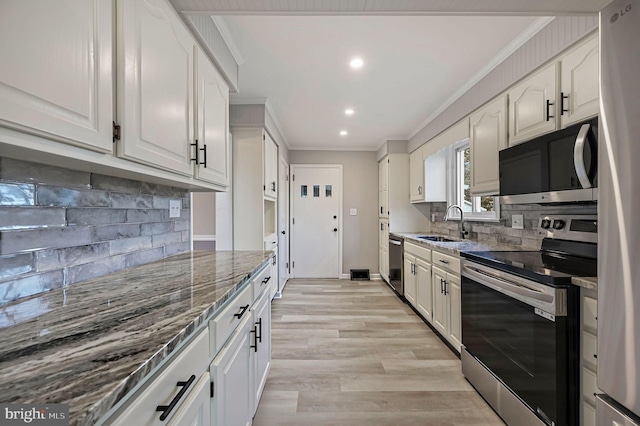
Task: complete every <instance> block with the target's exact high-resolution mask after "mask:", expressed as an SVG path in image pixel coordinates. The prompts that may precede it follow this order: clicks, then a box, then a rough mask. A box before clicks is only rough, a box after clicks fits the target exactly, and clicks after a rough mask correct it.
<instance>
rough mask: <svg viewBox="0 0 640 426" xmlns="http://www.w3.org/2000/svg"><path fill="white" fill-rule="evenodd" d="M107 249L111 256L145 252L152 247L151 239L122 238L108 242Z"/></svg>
mask: <svg viewBox="0 0 640 426" xmlns="http://www.w3.org/2000/svg"><path fill="white" fill-rule="evenodd" d="M109 247H110V248H109V252H110V253H111V255H115V254H123V253H131V252H134V251H141V250H147V249H150V248H151V247H152V244H151V237H135V238H123V239H121V240H114V241H109Z"/></svg>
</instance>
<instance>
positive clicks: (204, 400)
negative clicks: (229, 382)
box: [168, 371, 211, 426]
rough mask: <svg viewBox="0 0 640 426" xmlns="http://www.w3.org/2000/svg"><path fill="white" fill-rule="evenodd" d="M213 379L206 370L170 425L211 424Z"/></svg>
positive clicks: (198, 425) (207, 425)
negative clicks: (211, 385)
mask: <svg viewBox="0 0 640 426" xmlns="http://www.w3.org/2000/svg"><path fill="white" fill-rule="evenodd" d="M210 383H211V379H210V377H209V372H208V371H206V372H205V373H204V374H203V375H202V376H201V377H200V380H198V382H197V383H196V385H195V387H194V388H193V389H192V390H191V392H190V393H189V396H188V397H187V398H186V399H185V400H184V402H183V403H182V404H181V405H180V409H179V410H178V411H177V412H176V414H175V416H174V417H173V418H172V419H171V421H170V422H169V423H168V426H210V425H211V388H210Z"/></svg>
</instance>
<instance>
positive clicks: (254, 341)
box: [249, 325, 258, 352]
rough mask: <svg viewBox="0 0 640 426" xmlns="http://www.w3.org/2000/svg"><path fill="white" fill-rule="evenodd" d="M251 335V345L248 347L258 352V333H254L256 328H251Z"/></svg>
mask: <svg viewBox="0 0 640 426" xmlns="http://www.w3.org/2000/svg"><path fill="white" fill-rule="evenodd" d="M250 333H252V334H253V343H254V344H253V345H249V347H250V348H251V349H253V351H254V352H258V332H257V331H256V326H255V325H254V326H253V330H251V332H250Z"/></svg>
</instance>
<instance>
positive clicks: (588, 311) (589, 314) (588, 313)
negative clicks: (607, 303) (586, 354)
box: [582, 296, 598, 333]
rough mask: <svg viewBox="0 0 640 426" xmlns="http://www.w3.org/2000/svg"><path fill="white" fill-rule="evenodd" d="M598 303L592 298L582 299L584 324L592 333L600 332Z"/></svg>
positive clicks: (585, 297)
mask: <svg viewBox="0 0 640 426" xmlns="http://www.w3.org/2000/svg"><path fill="white" fill-rule="evenodd" d="M597 318H598V301H597V300H596V299H594V298H592V297H588V296H584V297H583V298H582V322H583V324H584V327H585V328H588V329H590V330H591V331H592V332H594V333H597V331H598V321H597Z"/></svg>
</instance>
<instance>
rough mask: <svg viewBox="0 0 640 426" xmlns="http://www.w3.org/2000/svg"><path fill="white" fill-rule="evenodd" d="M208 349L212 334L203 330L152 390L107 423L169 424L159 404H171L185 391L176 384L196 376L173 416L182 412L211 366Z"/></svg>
mask: <svg viewBox="0 0 640 426" xmlns="http://www.w3.org/2000/svg"><path fill="white" fill-rule="evenodd" d="M208 346H209V335H208V333H207V331H206V330H203V331H202V332H200V334H199V335H198V336H197V337H196V338H195V339H194V340H192V341H191V343H189V344H188V345H187V346H186V347H185V348H184V349H183V351H182V352H181V353H179V354H178V356H177V357H176V358H175V359H174V360H173V361H171V362H170V363H169V364H168V365H167V366H166V367H165V369H164V371H162V373H160V375H159V376H158V377H157V378H155V379H151V384H150V385H149V387H147V388H146V389H144V390H143V391H142V392H141V393H139V394H138V395H135V396H133V397H132V403H131V405H129V406H128V407H127V408H126V409H125V411H124V412H123V413H122V414H120V415H118V416H117V417H116V418H114V419H113V420H111V421H108V422H107V424H109V425H122V426H129V425H141V426H143V425H144V426H148V425H164V424H166V421H160V415H161V414H162V413H161V412H159V411H156V407H157V406H158V405H169V404H170V403H171V400H172V399H173V398H175V397H176V395H177V394H178V392H180V390H181V389H182V388H181V387H179V386H176V383H178V382H187V381H189V379H190V377H191V376H195V378H194V380H192V381H191V383H190V385H189V387H188V389H187V391H186V393H185V394H184V395H183V396H182V398H181V401H179V402H178V405H177V406H176V407H175V408H174V410H173V412H172V413H171V414H170V416H171V415H173V414H175V412H177V411H178V409H179V408H180V406H181V404H182V403H183V402H184V400H185V399H187V397H188V396H189V394H190V392H191V391H192V390H193V388H195V384H196V382H197V378H198V377H200V376H201V374H202V373H203V372H204V371H206V369H207V367H208V362H209V347H208ZM169 418H171V417H169Z"/></svg>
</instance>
